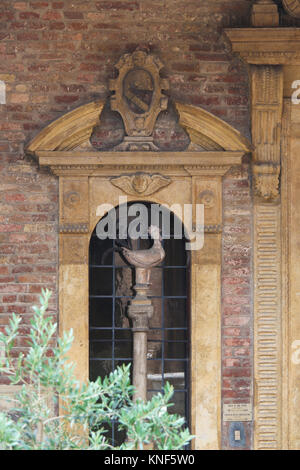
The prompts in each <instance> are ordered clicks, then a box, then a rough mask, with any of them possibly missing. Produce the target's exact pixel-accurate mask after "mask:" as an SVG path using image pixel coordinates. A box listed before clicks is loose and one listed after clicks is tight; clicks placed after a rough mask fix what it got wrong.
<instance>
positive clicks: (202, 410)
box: [28, 103, 250, 449]
mask: <svg viewBox="0 0 300 470" xmlns="http://www.w3.org/2000/svg"><path fill="white" fill-rule="evenodd" d="M101 107H102V104H99V103H91V104H89V105H86V106H82V107H81V108H78V109H77V110H75V111H73V112H71V113H68V114H67V115H65V116H64V117H63V118H61V119H59V120H58V121H56V122H55V123H53V124H51V125H50V126H48V128H46V129H45V130H44V131H43V132H42V133H40V134H39V135H38V136H37V138H36V139H35V140H34V141H33V142H32V143H31V145H30V146H29V148H28V151H29V152H31V153H32V154H34V155H35V156H36V157H37V158H38V161H39V165H40V166H41V167H43V166H46V167H50V168H51V170H52V172H53V173H54V174H55V175H58V177H59V207H60V216H59V220H60V236H59V237H60V238H59V241H60V243H59V245H60V249H59V328H60V333H61V332H62V331H64V330H68V329H70V328H73V331H74V337H75V341H74V344H73V347H72V349H71V352H70V358H71V359H72V360H73V361H74V362H76V373H77V376H78V378H80V380H86V379H87V378H88V367H89V362H88V353H89V347H88V339H89V338H88V315H89V309H88V291H89V290H88V251H89V240H90V236H91V234H92V232H93V230H94V228H95V225H96V224H97V222H98V220H99V219H100V214H99V210H97V208H98V206H99V205H100V204H105V203H108V204H113V205H114V206H117V205H118V204H119V196H120V195H123V196H124V195H125V194H126V195H127V197H128V201H129V202H130V201H136V200H145V199H147V200H148V201H150V202H155V203H159V204H164V205H168V206H172V204H173V203H175V202H176V203H177V204H182V205H183V204H185V203H189V204H190V203H193V204H196V203H204V204H205V243H204V248H203V249H202V250H200V251H194V252H192V259H191V292H190V296H191V335H192V337H191V344H192V349H191V362H192V363H191V373H192V376H191V408H192V413H191V414H192V428H191V432H192V433H193V434H195V435H196V436H197V437H196V440H195V448H196V449H220V446H221V436H220V433H221V237H222V177H223V176H224V174H225V173H226V172H227V171H228V170H229V169H230V168H231V167H232V166H235V165H240V164H241V160H242V157H243V155H244V154H245V153H248V152H249V150H250V145H249V144H248V142H247V141H246V139H244V138H243V137H242V136H241V135H240V134H239V133H238V132H237V131H235V130H234V129H233V128H231V127H230V126H229V125H228V124H226V123H224V122H223V121H221V120H220V119H218V118H216V117H214V116H212V115H211V114H210V113H207V112H205V111H203V110H201V109H198V108H193V107H190V106H186V105H179V104H177V109H178V111H179V114H180V120H181V124H182V125H184V127H185V128H186V129H187V131H188V132H189V134H190V136H191V140H192V141H193V142H194V143H198V144H199V143H200V142H201V145H202V146H203V145H206V146H207V147H208V151H201V152H198V151H185V152H173V153H168V152H95V151H90V150H89V149H88V148H84V147H85V146H86V142H87V141H88V137H89V135H90V134H91V131H92V128H93V125H95V123H96V122H97V120H98V116H99V113H100V110H101ZM137 173H139V174H145V175H146V176H145V177H146V178H147V179H149V175H153V174H156V175H161V176H162V177H164V178H170V180H171V183H170V184H168V185H167V186H164V185H162V187H158V188H155V191H154V193H151V194H150V195H147V196H144V194H143V193H139V194H134V193H133V194H132V191H134V186H132V187H131V188H130V190H129V191H128V190H127V191H126V188H124V189H123V190H122V189H120V188H119V187H117V186H116V185H115V184H113V181H114V180H112V178H115V177H119V176H120V175H129V176H130V175H135V174H137ZM129 181H130V180H129ZM131 181H132V180H131Z"/></svg>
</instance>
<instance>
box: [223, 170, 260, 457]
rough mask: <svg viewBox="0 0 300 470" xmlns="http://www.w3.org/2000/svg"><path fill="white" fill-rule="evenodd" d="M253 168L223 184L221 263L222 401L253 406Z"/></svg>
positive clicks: (226, 434) (248, 430) (226, 436)
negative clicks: (250, 177)
mask: <svg viewBox="0 0 300 470" xmlns="http://www.w3.org/2000/svg"><path fill="white" fill-rule="evenodd" d="M249 170H250V167H249V163H248V162H247V161H245V162H244V164H243V165H242V167H241V168H240V167H239V168H235V169H232V170H231V172H229V173H228V174H227V175H226V177H225V178H224V184H223V198H224V213H223V220H224V232H223V258H222V398H223V405H224V404H226V403H251V402H252V398H253V390H252V373H253V363H252V357H253V354H252V346H253V344H252V343H253V342H252V336H253V327H252V312H253V310H252V285H251V279H252V250H251V240H252V200H251V192H250V181H249ZM244 426H245V434H246V445H244V448H250V447H251V444H252V423H251V422H249V423H244ZM223 447H224V448H231V447H230V441H229V424H228V423H223Z"/></svg>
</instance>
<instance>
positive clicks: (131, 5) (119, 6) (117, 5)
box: [96, 1, 139, 11]
mask: <svg viewBox="0 0 300 470" xmlns="http://www.w3.org/2000/svg"><path fill="white" fill-rule="evenodd" d="M96 7H97V8H98V10H128V11H134V10H138V9H139V4H138V2H120V1H104V2H98V3H96Z"/></svg>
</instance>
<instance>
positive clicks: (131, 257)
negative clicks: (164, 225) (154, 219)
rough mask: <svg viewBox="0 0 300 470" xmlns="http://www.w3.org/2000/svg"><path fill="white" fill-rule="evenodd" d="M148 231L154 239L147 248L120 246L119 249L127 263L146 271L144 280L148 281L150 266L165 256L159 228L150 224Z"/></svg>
mask: <svg viewBox="0 0 300 470" xmlns="http://www.w3.org/2000/svg"><path fill="white" fill-rule="evenodd" d="M148 232H149V234H150V236H151V238H152V239H153V240H154V242H153V245H152V247H151V248H149V249H148V250H129V249H128V248H125V247H124V246H121V247H120V251H121V253H122V255H123V256H124V258H125V259H126V260H127V261H128V263H130V264H131V265H132V266H134V267H135V268H142V269H144V270H147V271H148V273H147V274H148V275H147V280H146V282H149V279H150V273H151V271H150V268H152V267H154V266H157V265H158V264H160V263H161V262H162V260H163V259H164V257H165V250H164V249H163V247H162V243H161V240H162V239H161V236H160V233H159V228H158V227H156V226H155V225H151V226H150V227H149V229H148Z"/></svg>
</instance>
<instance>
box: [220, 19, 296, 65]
mask: <svg viewBox="0 0 300 470" xmlns="http://www.w3.org/2000/svg"><path fill="white" fill-rule="evenodd" d="M224 32H225V35H226V36H227V37H228V39H229V40H230V42H231V45H232V51H233V52H236V53H238V54H239V55H240V56H241V58H242V59H243V60H245V62H247V63H248V64H256V65H284V64H288V65H291V63H293V64H294V65H297V64H300V28H231V29H225V30H224Z"/></svg>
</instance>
